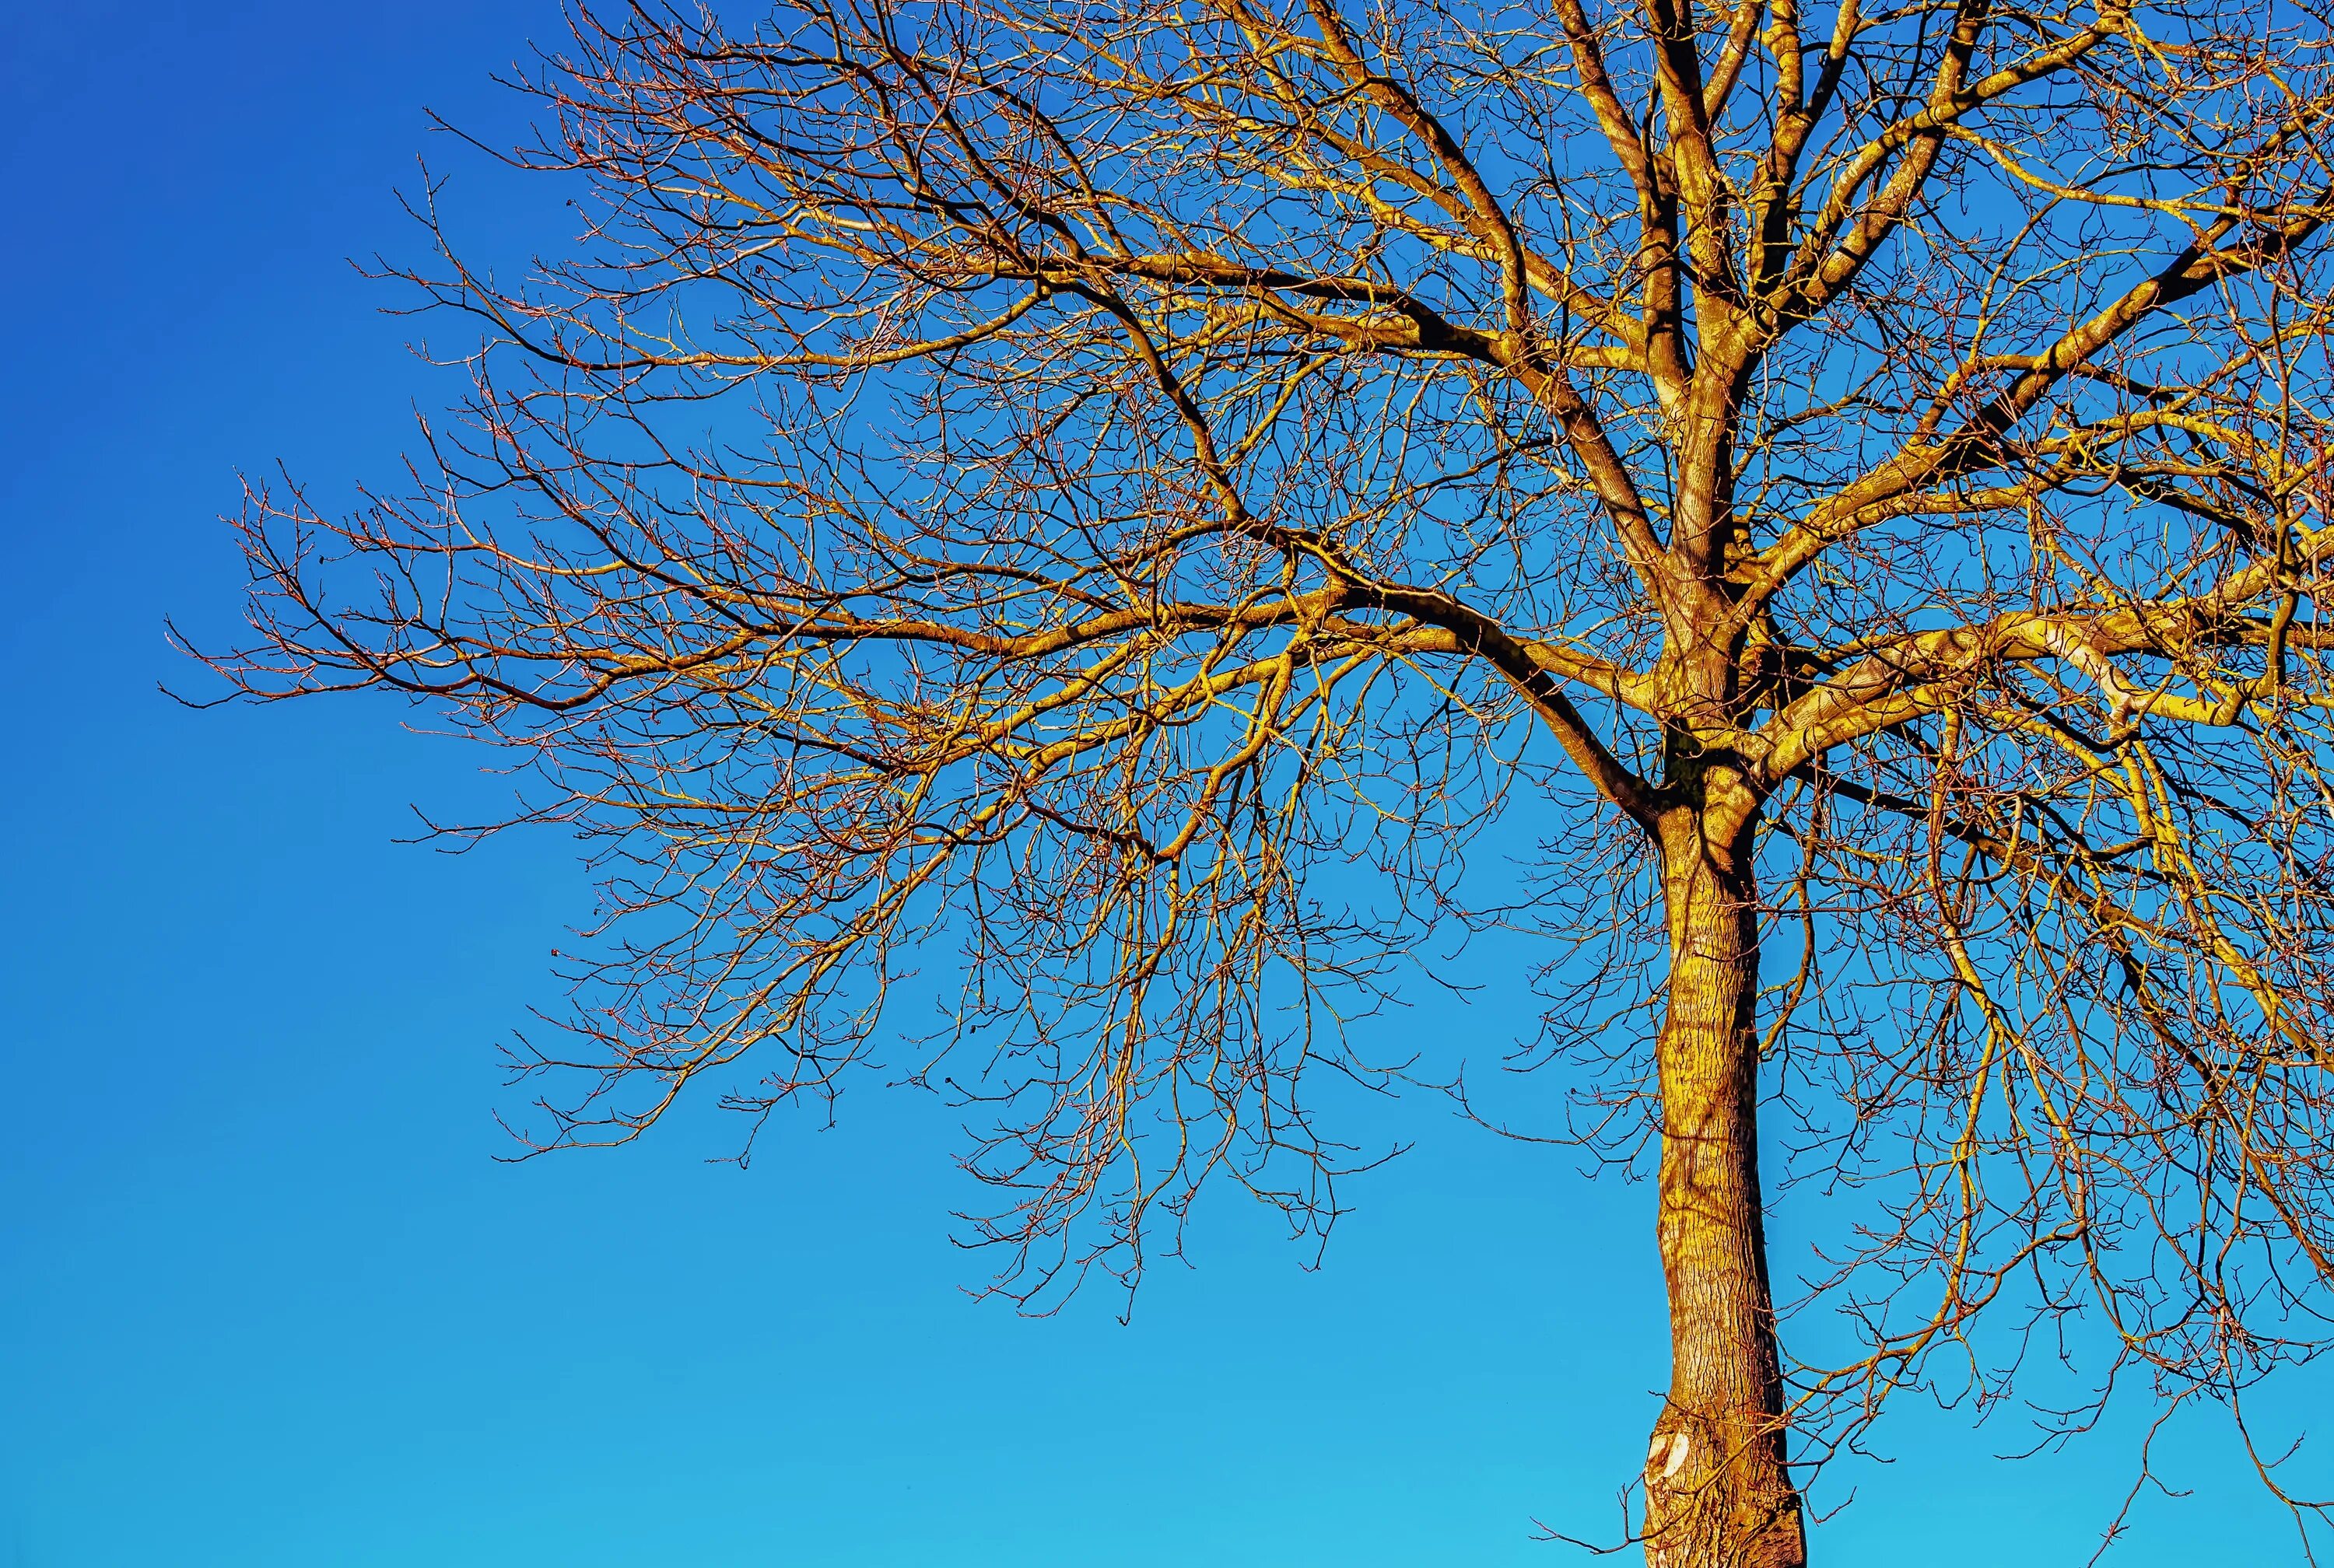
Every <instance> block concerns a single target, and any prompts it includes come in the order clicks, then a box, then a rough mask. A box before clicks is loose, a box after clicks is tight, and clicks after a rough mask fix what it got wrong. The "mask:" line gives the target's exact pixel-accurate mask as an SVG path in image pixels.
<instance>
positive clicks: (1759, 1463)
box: [1644, 795, 1807, 1568]
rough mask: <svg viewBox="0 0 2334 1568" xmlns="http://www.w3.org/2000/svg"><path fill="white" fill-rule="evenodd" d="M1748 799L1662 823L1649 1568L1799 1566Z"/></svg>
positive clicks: (1800, 1532) (1800, 1530)
mask: <svg viewBox="0 0 2334 1568" xmlns="http://www.w3.org/2000/svg"><path fill="white" fill-rule="evenodd" d="M1755 814H1756V808H1755V805H1754V804H1752V803H1749V802H1748V801H1747V800H1743V801H1735V802H1723V801H1719V802H1713V801H1712V798H1711V797H1710V796H1708V795H1705V796H1704V798H1703V800H1702V802H1700V803H1697V804H1696V805H1695V806H1693V807H1690V808H1689V807H1680V808H1677V809H1675V810H1673V811H1672V812H1670V813H1665V814H1664V816H1663V817H1662V819H1661V822H1660V823H1659V829H1658V834H1657V836H1658V838H1659V841H1660V842H1659V848H1660V851H1661V855H1662V881H1663V890H1664V897H1665V899H1666V901H1667V909H1668V922H1669V939H1670V974H1669V983H1668V996H1667V1012H1666V1015H1665V1016H1664V1020H1663V1024H1662V1031H1661V1038H1660V1042H1659V1044H1658V1047H1657V1051H1658V1055H1659V1063H1660V1073H1661V1090H1662V1162H1661V1189H1660V1219H1659V1232H1658V1234H1659V1237H1660V1244H1661V1255H1662V1272H1663V1275H1664V1278H1665V1280H1666V1281H1667V1284H1668V1287H1669V1311H1670V1354H1671V1371H1670V1390H1669V1398H1668V1400H1667V1401H1666V1402H1665V1404H1664V1407H1663V1409H1662V1414H1661V1418H1660V1419H1659V1420H1657V1421H1656V1422H1655V1423H1654V1432H1653V1442H1652V1446H1651V1448H1650V1449H1649V1451H1648V1453H1647V1455H1646V1459H1645V1526H1644V1528H1645V1537H1646V1540H1645V1560H1646V1563H1648V1564H1649V1568H1799V1565H1800V1564H1802V1563H1805V1562H1806V1561H1807V1541H1806V1534H1805V1530H1804V1526H1803V1525H1802V1522H1801V1518H1800V1509H1799V1495H1798V1492H1797V1490H1796V1489H1795V1488H1794V1487H1793V1486H1792V1485H1791V1480H1790V1472H1789V1467H1788V1464H1787V1458H1788V1456H1787V1449H1786V1442H1785V1433H1784V1429H1783V1419H1782V1410H1783V1383H1782V1374H1781V1370H1780V1362H1779V1355H1778V1352H1777V1349H1776V1340H1775V1311H1774V1298H1773V1295H1772V1293H1771V1292H1770V1288H1769V1284H1768V1277H1767V1241H1766V1226H1765V1223H1764V1218H1763V1214H1762V1208H1761V1199H1760V1190H1759V1115H1758V1110H1759V1037H1758V1030H1757V1013H1758V1001H1759V919H1758V910H1757V899H1756V893H1757V887H1756V880H1755V877H1754V874H1753V872H1752V870H1751V852H1750V848H1749V845H1750V842H1751V819H1752V818H1753V817H1754V816H1755Z"/></svg>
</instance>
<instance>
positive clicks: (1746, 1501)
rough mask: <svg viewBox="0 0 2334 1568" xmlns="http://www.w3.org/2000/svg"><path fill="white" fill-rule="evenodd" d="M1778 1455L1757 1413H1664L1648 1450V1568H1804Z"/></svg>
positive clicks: (1794, 1506)
mask: <svg viewBox="0 0 2334 1568" xmlns="http://www.w3.org/2000/svg"><path fill="white" fill-rule="evenodd" d="M1782 1447H1783V1443H1782V1432H1781V1430H1780V1428H1779V1423H1778V1422H1777V1420H1776V1419H1775V1418H1774V1417H1772V1416H1770V1415H1768V1414H1766V1413H1765V1412H1763V1411H1760V1410H1755V1409H1739V1410H1726V1411H1717V1412H1712V1413H1707V1414H1704V1413H1698V1412H1693V1411H1689V1410H1684V1409H1680V1408H1678V1407H1677V1406H1675V1405H1672V1406H1671V1407H1670V1408H1669V1409H1665V1410H1664V1411H1663V1412H1662V1418H1661V1419H1660V1420H1659V1421H1657V1422H1656V1423H1654V1433H1653V1440H1652V1442H1651V1443H1650V1444H1648V1445H1647V1447H1646V1450H1645V1470H1644V1477H1645V1526H1644V1528H1645V1563H1646V1568H1804V1565H1805V1563H1807V1560H1808V1554H1807V1539H1806V1535H1805V1534H1804V1531H1803V1529H1802V1525H1801V1522H1800V1517H1799V1494H1798V1493H1797V1492H1795V1491H1794V1490H1793V1489H1792V1487H1791V1486H1790V1483H1789V1478H1788V1477H1787V1476H1786V1474H1785V1471H1784V1468H1783V1465H1782V1462H1781V1461H1782Z"/></svg>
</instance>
